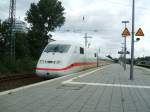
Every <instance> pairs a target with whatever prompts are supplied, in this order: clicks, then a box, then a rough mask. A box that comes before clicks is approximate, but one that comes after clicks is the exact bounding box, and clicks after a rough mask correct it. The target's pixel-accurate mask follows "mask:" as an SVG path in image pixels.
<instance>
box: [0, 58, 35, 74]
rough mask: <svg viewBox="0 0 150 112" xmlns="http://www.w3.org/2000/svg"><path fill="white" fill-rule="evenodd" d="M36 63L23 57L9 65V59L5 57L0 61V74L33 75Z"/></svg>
mask: <svg viewBox="0 0 150 112" xmlns="http://www.w3.org/2000/svg"><path fill="white" fill-rule="evenodd" d="M36 62H37V61H36V60H34V59H32V58H30V57H24V58H22V59H17V60H15V61H14V63H10V59H9V58H8V57H5V59H1V61H0V73H33V72H34V68H35V67H36Z"/></svg>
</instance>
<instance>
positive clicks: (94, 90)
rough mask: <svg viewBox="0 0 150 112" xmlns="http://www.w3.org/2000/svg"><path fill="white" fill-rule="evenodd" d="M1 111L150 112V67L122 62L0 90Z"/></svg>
mask: <svg viewBox="0 0 150 112" xmlns="http://www.w3.org/2000/svg"><path fill="white" fill-rule="evenodd" d="M0 112H150V70H149V69H145V68H141V67H135V70H134V80H133V81H131V80H129V66H128V67H127V71H124V70H123V68H122V67H121V66H120V65H119V64H111V65H107V66H105V67H103V68H98V69H91V70H88V71H84V72H82V73H76V74H73V75H70V76H66V77H61V78H59V79H54V81H47V82H45V83H43V84H37V85H35V86H31V87H27V88H26V87H25V89H18V90H16V91H15V90H13V91H9V92H5V93H0Z"/></svg>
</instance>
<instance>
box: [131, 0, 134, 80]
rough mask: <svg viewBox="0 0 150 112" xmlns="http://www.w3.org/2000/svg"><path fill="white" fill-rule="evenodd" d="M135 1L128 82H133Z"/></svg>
mask: <svg viewBox="0 0 150 112" xmlns="http://www.w3.org/2000/svg"><path fill="white" fill-rule="evenodd" d="M134 4H135V1H134V0H133V3H132V5H133V6H132V38H131V65H130V80H133V69H134V16H135V15H134V10H135V7H134Z"/></svg>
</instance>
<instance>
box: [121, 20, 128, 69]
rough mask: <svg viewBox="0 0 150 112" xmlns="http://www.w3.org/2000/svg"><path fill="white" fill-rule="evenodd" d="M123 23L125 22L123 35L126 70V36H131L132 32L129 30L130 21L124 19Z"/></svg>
mask: <svg viewBox="0 0 150 112" xmlns="http://www.w3.org/2000/svg"><path fill="white" fill-rule="evenodd" d="M122 23H124V24H125V29H124V31H123V33H122V36H123V37H124V61H123V67H124V70H126V51H127V48H126V37H127V36H130V32H129V30H128V29H127V25H126V24H127V23H129V21H122Z"/></svg>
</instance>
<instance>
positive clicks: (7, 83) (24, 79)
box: [0, 74, 47, 92]
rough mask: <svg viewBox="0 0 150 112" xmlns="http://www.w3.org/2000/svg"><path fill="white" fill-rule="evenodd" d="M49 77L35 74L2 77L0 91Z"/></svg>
mask: <svg viewBox="0 0 150 112" xmlns="http://www.w3.org/2000/svg"><path fill="white" fill-rule="evenodd" d="M45 80H47V79H44V78H41V77H38V76H36V75H35V74H23V75H14V76H7V77H1V78H0V92H1V91H5V90H9V89H14V88H17V87H21V86H25V85H29V84H34V83H37V82H41V81H45Z"/></svg>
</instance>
